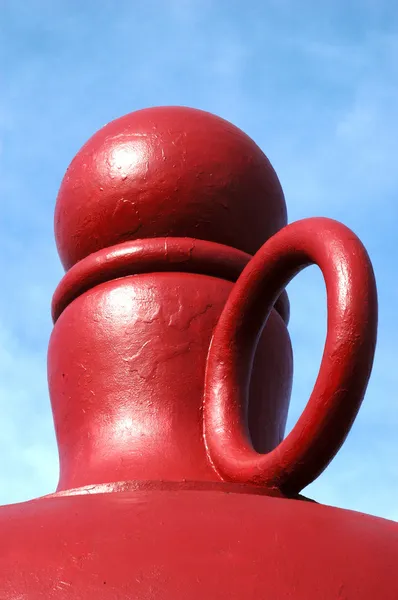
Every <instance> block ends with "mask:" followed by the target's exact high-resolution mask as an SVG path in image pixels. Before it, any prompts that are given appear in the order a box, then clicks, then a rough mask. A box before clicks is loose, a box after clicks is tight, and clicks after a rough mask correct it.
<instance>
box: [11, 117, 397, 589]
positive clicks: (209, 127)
mask: <svg viewBox="0 0 398 600" xmlns="http://www.w3.org/2000/svg"><path fill="white" fill-rule="evenodd" d="M285 225H286V208H285V203H284V199H283V194H282V191H281V188H280V185H279V182H278V179H277V177H276V175H275V172H274V171H273V169H272V167H271V166H270V164H269V162H268V160H267V159H266V157H265V156H264V154H263V153H262V152H261V150H260V149H259V148H258V147H257V146H256V145H255V144H254V142H252V141H251V140H250V139H249V138H248V137H247V136H246V135H245V134H243V133H242V132H241V131H240V130H239V129H237V128H236V127H233V126H232V125H230V124H229V123H226V122H225V121H223V120H222V119H219V118H217V117H214V116H212V115H209V114H208V113H204V112H202V111H194V110H192V109H186V108H175V107H174V108H157V109H148V110H145V111H139V112H137V113H133V114H131V115H127V116H126V117H123V118H122V119H119V120H117V121H115V122H113V123H111V124H109V125H107V126H106V127H105V128H104V129H102V130H101V131H100V132H98V133H97V134H96V135H95V136H93V138H91V140H89V141H88V143H87V144H86V145H85V146H84V147H83V148H82V150H81V151H80V152H79V153H78V155H77V156H76V158H75V159H74V161H73V162H72V164H71V166H70V168H69V170H68V172H67V174H66V176H65V178H64V181H63V183H62V186H61V189H60V193H59V196H58V200H57V207H56V222H55V228H56V238H57V244H58V248H59V252H60V256H61V259H62V261H63V263H64V265H65V267H66V268H67V269H68V271H67V273H66V274H65V276H64V278H63V279H62V281H61V283H60V284H59V286H58V288H57V290H56V292H55V294H54V298H53V305H52V313H53V318H54V330H53V333H52V336H51V340H50V346H49V355H48V379H49V387H50V395H51V402H52V408H53V413H54V422H55V429H56V435H57V441H58V446H59V453H60V480H59V485H58V489H57V491H56V492H55V493H54V494H51V495H50V496H47V497H45V498H41V499H37V500H33V501H31V502H27V503H23V504H19V505H13V506H9V507H3V508H2V509H1V510H0V536H1V539H2V545H1V549H0V598H1V599H4V600H17V599H22V598H23V599H27V600H36V599H37V600H38V599H44V598H46V599H48V598H65V599H66V598H71V599H72V598H79V599H82V600H94V598H95V599H99V598H104V599H106V598H112V599H114V598H135V599H137V600H138V599H139V600H150V599H154V600H155V599H157V600H162V599H164V600H169V599H170V600H171V599H172V598H173V599H176V598H179V599H185V598H186V599H190V600H195V599H196V598H197V599H199V598H200V599H203V598H212V599H218V598H220V599H221V598H223V599H224V598H233V599H236V600H241V599H242V600H243V599H245V600H246V599H253V600H254V599H255V598H256V599H257V598H270V599H273V600H274V599H275V600H278V599H281V600H283V599H286V600H287V599H291V598H297V599H301V600H310V599H314V600H319V599H321V598H322V599H325V600H329V599H330V600H332V599H333V600H335V599H341V600H343V599H350V600H360V599H361V600H374V599H375V598H378V599H379V598H380V599H383V600H396V599H397V598H398V577H397V575H396V561H397V558H398V526H397V525H396V524H394V523H391V522H388V521H384V520H382V519H376V518H373V517H369V516H366V515H361V514H359V513H353V512H350V511H343V510H339V509H334V508H330V507H327V506H320V505H317V504H315V503H312V502H310V501H308V500H306V499H303V498H301V497H299V496H298V494H299V492H300V491H301V490H302V489H303V487H304V486H305V485H307V484H308V483H309V482H310V481H312V480H313V479H314V478H315V477H317V475H318V474H319V473H320V472H321V471H322V470H323V469H324V468H325V467H326V465H327V464H328V462H329V461H330V460H331V459H332V458H333V456H334V454H335V453H336V452H337V451H338V449H339V447H340V445H341V444H342V443H343V441H344V439H345V436H346V435H347V433H348V431H349V429H350V427H351V425H352V422H353V420H354V418H355V415H356V412H357V410H358V408H359V406H360V403H361V400H362V398H363V394H364V392H365V389H366V385H367V381H368V377H369V374H370V370H371V366H372V360H373V353H374V347H375V341H376V325H377V323H376V321H377V298H376V288H375V282H374V277H373V271H372V267H371V264H370V261H369V258H368V256H367V254H366V251H365V249H364V248H363V246H362V244H361V242H360V241H359V240H358V239H357V238H356V236H355V235H354V234H353V233H352V232H351V231H349V230H348V229H347V228H346V227H344V226H342V225H340V224H339V223H336V222H335V221H331V220H328V219H307V220H304V221H301V222H298V223H294V224H292V225H289V226H286V227H285ZM254 252H256V254H255V256H254V257H251V255H250V254H251V253H254ZM248 253H249V254H248ZM312 263H315V264H317V265H318V266H319V267H320V269H321V270H322V273H323V275H324V277H325V281H326V287H327V296H328V334H327V340H326V345H325V351H324V355H323V359H322V365H321V369H320V373H319V376H318V379H317V381H316V383H315V387H314V390H313V393H312V395H311V397H310V400H309V402H308V405H307V407H306V408H305V410H304V412H303V414H302V416H301V417H300V419H299V420H298V423H297V424H296V426H295V427H294V428H293V430H292V432H291V433H290V434H289V435H288V436H287V437H286V438H285V439H283V437H284V430H285V423H286V416H287V410H288V404H289V399H290V391H291V384H292V352H291V345H290V339H289V334H288V330H287V324H288V319H289V302H288V299H287V295H286V292H285V291H284V288H285V286H286V284H287V283H288V281H289V280H290V279H291V278H292V277H294V276H295V275H296V274H297V273H298V272H299V271H300V270H301V269H302V268H304V267H305V266H307V265H308V264H312Z"/></svg>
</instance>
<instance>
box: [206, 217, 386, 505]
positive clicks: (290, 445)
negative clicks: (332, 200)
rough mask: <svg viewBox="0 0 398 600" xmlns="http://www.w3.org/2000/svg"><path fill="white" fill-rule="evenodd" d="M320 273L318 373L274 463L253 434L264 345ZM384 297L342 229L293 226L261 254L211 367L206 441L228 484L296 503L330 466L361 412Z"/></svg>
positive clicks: (356, 244) (248, 270) (229, 309)
mask: <svg viewBox="0 0 398 600" xmlns="http://www.w3.org/2000/svg"><path fill="white" fill-rule="evenodd" d="M314 263H315V264H317V265H318V266H319V267H320V269H321V271H322V273H323V276H324V279H325V283H326V290H327V304H328V329H327V336H326V342H325V348H324V353H323V357H322V363H321V367H320V370H319V374H318V377H317V380H316V383H315V386H314V389H313V391H312V394H311V396H310V399H309V401H308V403H307V406H306V407H305V409H304V411H303V413H302V415H301V416H300V418H299V420H298V421H297V423H296V425H295V426H294V428H293V429H292V431H291V432H290V433H289V435H288V436H287V437H286V438H285V439H284V440H283V441H282V442H281V443H280V444H279V445H278V446H277V447H276V448H275V449H274V450H272V451H271V452H269V453H268V454H259V453H257V452H256V451H255V450H254V449H253V447H252V444H251V442H250V436H249V433H248V428H247V418H246V414H247V405H248V390H249V383H250V374H251V368H252V364H253V359H254V354H255V350H256V346H257V341H258V339H259V336H260V334H261V331H262V329H263V327H264V325H265V323H266V321H267V318H268V315H269V313H270V311H271V309H272V306H273V305H274V303H275V300H276V299H277V298H278V296H279V294H280V293H281V291H282V290H283V289H284V287H285V286H286V285H287V284H288V283H289V281H290V280H291V279H292V278H293V277H294V276H295V275H296V274H297V273H299V271H301V270H302V269H303V268H304V267H306V266H308V265H310V264H314ZM376 332H377V292H376V285H375V280H374V274H373V269H372V265H371V263H370V260H369V257H368V255H367V252H366V250H365V248H364V247H363V245H362V243H361V242H360V241H359V239H358V238H357V237H356V236H355V235H354V234H353V233H352V231H350V230H349V229H348V228H347V227H345V226H344V225H341V224H340V223H338V222H336V221H333V220H331V219H323V218H314V219H305V220H302V221H298V222H296V223H293V224H291V225H288V226H287V227H285V228H284V229H282V230H281V231H279V232H278V233H277V234H276V235H274V236H273V237H272V238H271V239H270V240H268V241H267V242H266V243H265V244H264V245H263V246H262V248H261V249H260V250H259V251H258V252H257V253H256V254H255V256H254V257H253V258H252V260H251V261H250V263H249V264H248V265H247V266H246V267H245V269H244V271H243V272H242V274H241V275H240V277H239V279H238V281H237V283H236V284H235V286H234V288H233V290H232V292H231V294H230V296H229V298H228V301H227V303H226V305H225V307H224V310H223V312H222V314H221V316H220V319H219V321H218V324H217V326H216V328H215V331H214V335H213V338H212V342H211V345H210V349H209V355H208V358H207V365H206V377H205V398H204V437H205V443H206V448H207V453H208V456H209V459H210V460H211V462H212V464H213V466H214V468H215V469H216V471H217V472H218V473H219V475H220V476H221V478H222V479H224V480H227V481H234V482H239V483H252V484H256V485H262V486H265V487H267V488H269V489H274V490H275V489H276V490H279V491H280V492H282V493H283V494H286V495H295V494H298V493H299V492H300V491H301V490H302V489H303V488H304V487H305V486H306V485H308V484H309V483H311V482H312V481H313V480H314V479H316V477H317V476H318V475H319V474H320V473H321V472H322V471H323V470H324V469H325V468H326V467H327V465H328V464H329V462H330V461H331V460H332V458H333V457H334V456H335V454H336V453H337V451H338V450H339V448H340V447H341V445H342V444H343V442H344V440H345V438H346V436H347V434H348V432H349V430H350V428H351V426H352V423H353V421H354V419H355V416H356V414H357V412H358V410H359V407H360V405H361V402H362V399H363V396H364V393H365V390H366V387H367V383H368V379H369V376H370V372H371V369H372V363H373V355H374V350H375V344H376Z"/></svg>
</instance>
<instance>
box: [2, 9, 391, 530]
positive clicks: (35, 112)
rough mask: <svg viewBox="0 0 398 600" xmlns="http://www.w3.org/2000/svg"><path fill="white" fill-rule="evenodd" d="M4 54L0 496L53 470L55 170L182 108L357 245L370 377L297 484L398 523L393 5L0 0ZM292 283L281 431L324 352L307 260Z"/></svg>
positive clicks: (52, 476) (30, 491) (293, 203)
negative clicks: (134, 125)
mask: <svg viewBox="0 0 398 600" xmlns="http://www.w3.org/2000/svg"><path fill="white" fill-rule="evenodd" d="M0 61H1V62H0V64H1V66H0V86H1V94H0V197H1V217H0V248H1V252H0V268H1V274H2V293H1V295H0V415H1V418H0V454H1V456H2V460H1V462H0V503H3V504H5V503H11V502H17V501H22V500H25V499H28V498H31V497H35V496H38V495H42V494H45V493H47V492H50V491H52V490H53V489H54V487H55V486H56V481H57V469H58V462H57V451H56V445H55V439H54V433H53V425H52V416H51V412H50V405H49V399H48V392H47V383H46V351H47V342H48V338H49V335H50V332H51V321H50V309H49V307H50V300H51V295H52V293H53V291H54V289H55V287H56V285H57V283H58V281H59V280H60V278H61V276H62V269H61V265H60V262H59V259H58V257H57V254H56V250H55V244H54V241H53V209H54V203H55V198H56V195H57V190H58V187H59V184H60V182H61V179H62V176H63V174H64V172H65V169H66V167H67V166H68V164H69V162H70V160H71V159H72V157H73V156H74V154H75V153H76V152H77V150H78V149H79V148H80V146H81V145H82V144H83V143H84V142H85V141H86V140H87V139H88V137H90V136H91V135H92V134H93V133H94V132H95V131H96V130H97V129H98V128H99V127H101V126H102V125H104V124H105V123H107V122H108V121H110V120H112V119H114V118H116V117H118V116H121V115H123V114H125V113H127V112H131V111H133V110H136V109H139V108H143V107H146V106H153V105H165V104H183V105H188V106H194V107H197V108H202V109H205V110H209V111H211V112H215V113H217V114H219V115H221V116H222V117H224V118H226V119H229V120H231V121H232V122H233V123H235V124H236V125H238V126H239V127H241V128H242V129H243V130H244V131H246V132H247V133H248V134H249V135H250V136H251V137H253V138H254V140H255V141H256V142H257V143H258V144H259V145H260V146H261V148H262V149H263V150H264V152H265V153H266V154H267V155H268V157H269V158H270V160H271V162H272V163H273V165H274V167H275V169H276V171H277V173H278V175H279V178H280V180H281V183H282V186H283V188H284V191H285V195H286V200H287V205H288V211H289V220H290V221H294V220H297V219H299V218H303V217H310V216H328V217H332V218H335V219H339V220H341V221H343V222H344V223H345V224H346V225H348V226H349V227H351V228H352V229H353V230H354V231H355V232H356V233H357V235H359V236H360V238H361V239H362V241H363V242H364V244H365V246H366V247H367V249H368V251H369V254H370V256H371V259H372V261H373V264H374V268H375V272H376V278H377V283H378V290H379V308H380V317H379V323H380V325H379V340H378V347H377V355H376V360H375V366H374V370H373V376H372V380H371V383H370V385H369V388H368V393H367V396H366V398H365V401H364V404H363V407H362V410H361V411H360V414H359V416H358V419H357V421H356V422H355V424H354V427H353V430H352V432H351V434H350V435H349V438H348V440H347V442H346V444H345V445H344V447H343V449H342V450H341V451H340V453H339V454H338V456H337V457H336V458H335V460H334V461H333V463H332V464H331V465H330V466H329V468H328V469H327V470H326V472H325V473H324V474H323V475H322V476H321V477H320V478H319V479H318V480H317V481H316V482H315V483H314V484H312V485H311V486H310V487H309V488H307V489H306V491H305V493H306V494H307V495H309V496H311V497H313V498H315V499H317V500H319V501H321V502H325V503H328V504H333V505H338V506H341V507H346V508H351V509H355V510H360V511H363V512H369V513H372V514H375V515H380V516H383V517H387V518H390V519H397V520H398V508H397V500H398V466H397V464H398V461H397V459H398V435H397V430H398V366H397V365H398V347H397V337H398V325H397V322H398V321H397V316H396V310H397V309H396V307H397V306H398V279H397V269H396V265H397V261H398V251H397V243H396V239H397V233H396V232H397V220H398V219H397V217H398V208H397V201H398V170H397V156H398V5H396V3H394V2H391V0H384V1H383V0H380V1H373V0H350V1H347V2H346V1H344V2H343V1H340V0H324V2H315V1H312V0H311V1H310V0H302V1H301V2H295V1H294V0H261V1H258V2H255V1H253V2H243V1H241V0H240V1H233V0H230V1H222V0H219V1H215V0H214V1H212V2H211V1H207V0H197V1H196V0H185V1H184V0H170V1H166V0H164V1H160V0H158V1H146V2H138V1H136V2H135V1H129V2H127V1H125V2H124V1H119V2H117V3H114V2H108V1H105V0H104V1H103V2H94V1H90V0H87V1H86V2H79V1H77V0H63V1H62V0H49V1H44V0H43V1H42V0H29V1H26V0H2V1H0ZM289 294H290V299H291V307H292V318H291V325H290V331H291V335H292V340H293V346H294V353H295V380H294V389H293V397H292V405H291V412H290V418H289V424H290V427H291V426H292V424H293V423H294V421H295V419H297V417H298V415H299V413H300V411H301V410H302V408H303V407H304V405H305V402H306V400H307V398H308V396H309V394H310V391H311V388H312V385H313V382H314V381H315V377H316V374H317V370H318V367H319V363H320V358H321V354H322V349H323V343H324V337H325V324H326V306H325V291H324V284H323V280H322V277H321V275H320V274H319V272H317V270H316V269H315V268H311V269H308V270H307V271H306V272H304V273H302V274H301V275H300V276H299V277H298V278H297V279H296V280H295V281H294V282H293V283H292V284H291V285H290V286H289Z"/></svg>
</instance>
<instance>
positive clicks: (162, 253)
mask: <svg viewBox="0 0 398 600" xmlns="http://www.w3.org/2000/svg"><path fill="white" fill-rule="evenodd" d="M251 258H252V256H251V255H250V254H247V253H246V252H243V251H242V250H238V249H236V248H233V247H231V246H225V245H223V244H218V243H216V242H208V241H205V240H199V239H194V238H185V237H184V238H175V237H163V238H148V239H142V240H133V241H128V242H123V243H121V244H117V245H115V246H111V247H110V248H104V249H102V250H99V251H98V252H94V253H93V254H90V255H89V256H87V257H86V258H84V259H82V260H81V261H79V262H78V263H76V264H75V265H74V266H73V267H72V268H71V269H70V270H69V271H67V273H66V274H65V275H64V277H63V278H62V280H61V281H60V283H59V285H58V287H57V289H56V290H55V293H54V296H53V300H52V306H51V311H52V318H53V321H54V323H55V322H56V321H57V319H58V318H59V317H60V315H61V314H62V312H63V311H64V310H65V308H66V307H67V306H68V305H69V304H70V303H71V302H73V300H75V299H76V298H77V297H78V296H80V295H81V294H83V293H85V292H87V291H88V290H90V289H91V288H93V287H95V286H97V285H100V284H101V283H105V282H106V281H110V280H112V279H118V278H120V277H126V276H129V275H138V274H142V273H149V272H152V273H153V272H159V271H161V272H164V271H173V272H184V273H197V274H203V275H210V276H214V277H219V278H221V279H225V280H227V281H232V282H235V281H236V280H237V278H238V277H239V275H240V274H241V272H242V271H243V269H244V268H245V266H246V265H247V264H248V262H249V261H250V259H251ZM275 310H277V312H278V313H279V314H280V316H281V317H282V319H283V320H284V322H285V323H286V325H287V324H288V321H289V312H290V311H289V299H288V296H287V294H286V292H285V291H283V292H282V294H281V295H280V296H279V298H278V300H277V301H276V303H275Z"/></svg>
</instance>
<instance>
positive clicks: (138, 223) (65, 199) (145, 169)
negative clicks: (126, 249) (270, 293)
mask: <svg viewBox="0 0 398 600" xmlns="http://www.w3.org/2000/svg"><path fill="white" fill-rule="evenodd" d="M285 224H286V206H285V201H284V198H283V192H282V189H281V186H280V183H279V181H278V178H277V176H276V174H275V171H274V170H273V168H272V166H271V165H270V163H269V161H268V159H267V158H266V156H265V155H264V154H263V152H262V151H261V150H260V148H259V147H258V146H257V145H256V144H255V143H254V142H253V141H252V140H251V139H250V138H249V137H248V136H247V135H246V134H244V133H243V132H242V131H241V130H240V129H238V128H237V127H235V126H234V125H231V123H228V122H227V121H224V119H220V118H219V117H215V116H214V115H211V114H209V113H207V112H204V111H200V110H193V109H191V108H181V107H178V108H177V107H163V108H151V109H145V110H140V111H137V112H135V113H132V114H130V115H126V116H125V117H122V118H120V119H117V120H116V121H113V122H112V123H109V124H108V125H106V126H105V127H104V128H103V129H101V130H100V131H98V133H96V134H95V135H94V136H93V137H92V138H91V139H90V140H89V141H88V142H87V143H86V144H85V146H83V148H82V149H81V150H80V152H79V153H78V154H77V156H76V157H75V159H74V160H73V161H72V163H71V165H70V167H69V169H68V171H67V172H66V175H65V177H64V180H63V182H62V185H61V189H60V191H59V195H58V200H57V206H56V210H55V234H56V239H57V245H58V250H59V254H60V257H61V260H62V262H63V264H64V266H65V267H66V268H69V267H70V266H71V265H73V264H74V263H75V262H77V261H78V260H80V259H82V258H84V257H85V256H88V254H90V253H91V252H95V251H96V250H99V249H101V248H105V247H107V246H112V245H114V244H117V243H120V242H124V241H128V240H134V239H139V238H150V237H164V236H171V237H192V238H197V239H202V240H209V241H213V242H219V243H220V244H226V245H228V246H233V247H235V248H239V249H240V250H244V251H245V252H249V253H250V254H253V253H254V252H255V251H256V250H258V248H259V247H260V246H261V244H262V243H263V242H264V241H265V240H266V239H268V238H269V237H270V236H271V235H273V234H274V233H275V232H276V231H278V229H280V228H281V227H283V226H284V225H285Z"/></svg>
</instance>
